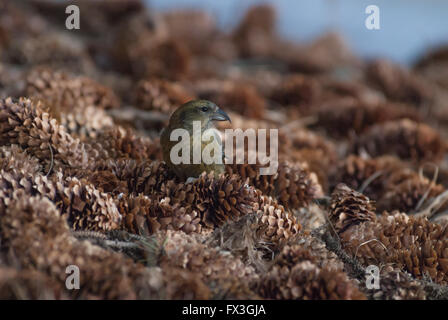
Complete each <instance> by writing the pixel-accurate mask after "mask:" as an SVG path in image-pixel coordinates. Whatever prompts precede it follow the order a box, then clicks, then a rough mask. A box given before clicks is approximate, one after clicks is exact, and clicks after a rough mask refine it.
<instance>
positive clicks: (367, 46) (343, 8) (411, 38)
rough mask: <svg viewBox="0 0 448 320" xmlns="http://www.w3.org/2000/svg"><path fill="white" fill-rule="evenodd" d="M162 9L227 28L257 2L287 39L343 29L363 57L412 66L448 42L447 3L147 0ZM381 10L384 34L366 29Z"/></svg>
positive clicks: (430, 0) (421, 0) (410, 0)
mask: <svg viewBox="0 0 448 320" xmlns="http://www.w3.org/2000/svg"><path fill="white" fill-rule="evenodd" d="M147 1H148V3H149V4H150V5H151V6H153V7H155V8H158V9H160V10H169V9H171V8H202V9H204V10H207V11H208V12H210V13H212V14H213V15H214V16H215V17H216V18H217V20H218V23H219V25H220V26H221V27H223V28H227V29H228V28H230V27H232V26H234V25H235V24H236V23H237V22H238V20H239V19H240V18H241V17H242V16H243V14H244V12H245V10H246V9H247V8H248V7H249V6H251V5H252V4H256V3H266V2H268V3H273V4H274V5H275V6H276V7H277V12H278V18H279V19H278V30H279V31H280V33H281V34H282V35H283V36H285V37H287V38H289V39H295V40H299V41H309V40H312V39H313V38H314V37H316V36H318V35H319V34H322V33H323V32H325V31H327V30H339V31H340V32H341V33H342V34H343V35H344V37H345V39H346V40H347V42H348V44H349V45H350V47H351V48H352V49H353V50H354V51H355V52H356V53H358V54H359V55H361V56H364V57H378V56H380V57H387V58H389V59H391V60H394V61H397V62H401V63H404V64H406V63H411V62H412V61H413V60H414V59H415V58H416V57H417V56H418V55H419V54H421V53H422V52H423V51H424V50H425V49H426V48H428V47H432V46H435V45H437V44H440V43H448V1H446V0H369V1H366V0H275V1H274V0H271V1H266V0H260V1H258V0H147ZM371 4H374V5H377V6H378V7H379V8H380V18H381V30H374V31H371V30H367V29H366V28H365V26H364V21H365V19H366V17H367V15H366V14H365V13H364V11H365V8H366V7H367V6H368V5H371Z"/></svg>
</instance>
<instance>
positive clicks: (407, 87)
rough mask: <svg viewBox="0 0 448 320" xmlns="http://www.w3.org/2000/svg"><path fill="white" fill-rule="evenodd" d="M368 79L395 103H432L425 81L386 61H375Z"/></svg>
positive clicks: (368, 73)
mask: <svg viewBox="0 0 448 320" xmlns="http://www.w3.org/2000/svg"><path fill="white" fill-rule="evenodd" d="M367 78H368V80H369V81H371V82H372V83H373V84H374V85H375V86H377V87H378V88H379V89H381V90H382V91H383V92H384V93H385V95H386V96H387V97H389V98H390V99H392V100H395V101H402V102H409V103H412V104H414V105H416V106H421V105H422V104H424V103H428V102H431V99H432V96H433V90H431V87H430V86H429V85H428V84H427V83H426V82H425V81H424V79H422V78H420V77H418V76H417V75H415V74H414V73H412V72H409V71H408V70H405V69H403V68H401V67H399V66H397V65H393V64H391V63H389V62H387V61H384V60H377V61H374V62H373V63H371V64H370V65H369V66H368V67H367Z"/></svg>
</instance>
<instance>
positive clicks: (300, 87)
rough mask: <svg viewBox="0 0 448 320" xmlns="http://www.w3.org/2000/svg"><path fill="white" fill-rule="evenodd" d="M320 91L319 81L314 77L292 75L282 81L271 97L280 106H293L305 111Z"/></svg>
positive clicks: (315, 99) (307, 110)
mask: <svg viewBox="0 0 448 320" xmlns="http://www.w3.org/2000/svg"><path fill="white" fill-rule="evenodd" d="M320 91H321V88H320V86H319V83H318V82H317V81H316V80H315V79H313V78H311V77H306V76H302V75H294V76H290V77H289V78H287V79H285V80H284V81H283V83H282V84H281V86H280V87H279V88H277V89H276V90H275V91H274V92H273V93H272V96H271V99H272V100H274V101H275V102H277V103H279V104H281V105H282V106H294V107H296V108H298V109H299V110H300V111H304V112H305V113H306V112H309V110H310V108H311V106H312V104H313V103H315V102H316V101H317V99H318V97H319V95H320Z"/></svg>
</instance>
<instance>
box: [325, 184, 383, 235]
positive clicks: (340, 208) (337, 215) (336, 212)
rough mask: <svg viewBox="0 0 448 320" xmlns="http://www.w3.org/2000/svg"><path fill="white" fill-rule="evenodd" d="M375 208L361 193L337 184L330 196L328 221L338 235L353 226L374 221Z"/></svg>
mask: <svg viewBox="0 0 448 320" xmlns="http://www.w3.org/2000/svg"><path fill="white" fill-rule="evenodd" d="M375 217H376V216H375V207H374V205H373V203H372V202H371V201H370V200H369V198H367V197H366V196H364V195H363V194H362V193H359V192H356V191H354V190H352V189H350V188H349V187H347V186H346V185H345V184H342V183H341V184H338V185H337V186H336V188H335V190H334V191H333V193H332V195H331V205H330V214H329V218H330V221H331V222H332V223H333V226H334V228H335V229H336V231H337V232H338V233H343V232H344V231H345V230H347V229H348V228H350V227H351V226H353V225H357V224H359V223H362V222H364V221H372V220H373V221H374V220H375Z"/></svg>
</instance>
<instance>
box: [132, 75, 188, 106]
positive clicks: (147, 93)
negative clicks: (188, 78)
mask: <svg viewBox="0 0 448 320" xmlns="http://www.w3.org/2000/svg"><path fill="white" fill-rule="evenodd" d="M133 97H134V104H135V106H136V107H137V108H140V109H144V110H154V111H160V112H163V113H166V114H170V113H172V112H173V111H174V110H176V109H177V108H178V107H179V106H180V105H182V104H184V103H185V102H188V101H190V100H193V99H194V96H193V95H192V94H190V93H189V92H188V91H187V90H186V89H185V88H184V87H183V86H182V85H180V84H179V83H177V82H170V81H166V80H163V79H148V80H141V81H140V82H139V83H138V84H137V88H136V89H135V93H134V94H133Z"/></svg>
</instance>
